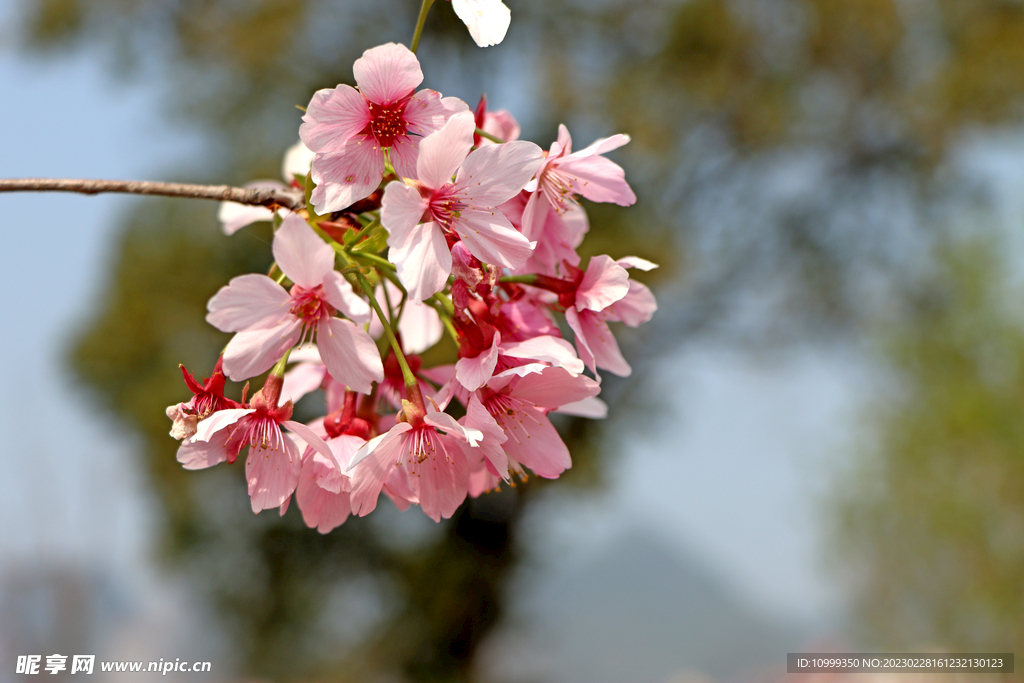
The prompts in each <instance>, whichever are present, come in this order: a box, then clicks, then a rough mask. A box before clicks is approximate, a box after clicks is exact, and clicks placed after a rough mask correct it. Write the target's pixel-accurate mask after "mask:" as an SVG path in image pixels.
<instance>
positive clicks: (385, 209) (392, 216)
mask: <svg viewBox="0 0 1024 683" xmlns="http://www.w3.org/2000/svg"><path fill="white" fill-rule="evenodd" d="M429 206H430V202H428V201H427V200H426V198H424V197H423V196H422V195H421V194H420V192H419V190H417V189H416V188H415V187H410V186H409V185H405V184H403V183H388V185H387V187H385V188H384V199H383V200H382V201H381V210H380V222H381V223H382V224H383V225H384V227H385V228H387V231H388V233H389V234H390V235H395V234H396V233H397V234H400V235H402V234H405V233H406V232H407V231H409V230H412V229H413V228H414V227H415V226H416V224H417V223H419V222H420V220H421V219H422V218H423V213H424V212H425V211H426V210H427V208H428V207H429ZM388 241H389V243H390V238H389V240H388Z"/></svg>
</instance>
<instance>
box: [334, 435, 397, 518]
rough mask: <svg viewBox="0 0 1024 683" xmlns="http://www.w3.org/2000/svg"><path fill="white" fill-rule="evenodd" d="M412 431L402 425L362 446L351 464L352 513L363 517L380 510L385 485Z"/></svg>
mask: <svg viewBox="0 0 1024 683" xmlns="http://www.w3.org/2000/svg"><path fill="white" fill-rule="evenodd" d="M410 429H412V425H410V424H409V423H407V422H400V423H398V424H396V425H395V426H394V427H392V428H391V429H390V430H388V431H387V432H385V433H384V434H381V435H380V436H377V437H375V438H373V439H371V440H370V441H367V442H366V443H365V444H363V445H362V446H361V447H360V448H359V450H357V451H356V453H355V455H353V456H352V462H351V463H350V464H349V478H350V479H351V480H352V498H351V501H352V513H353V514H356V515H359V516H360V517H364V516H366V515H368V514H370V513H371V512H373V510H374V508H376V507H377V498H378V497H379V496H380V491H381V489H382V488H384V482H385V481H386V480H387V479H388V476H389V475H390V474H391V471H392V470H393V469H394V468H395V464H396V463H397V462H398V458H399V457H400V456H401V452H402V448H403V446H404V445H405V440H404V439H403V434H404V433H405V432H407V431H409V430H410Z"/></svg>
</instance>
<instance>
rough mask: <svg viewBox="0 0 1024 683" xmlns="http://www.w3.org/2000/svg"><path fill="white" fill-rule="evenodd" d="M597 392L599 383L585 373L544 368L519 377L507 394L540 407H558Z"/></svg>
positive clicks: (599, 390) (599, 386)
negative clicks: (576, 373) (578, 373)
mask: <svg viewBox="0 0 1024 683" xmlns="http://www.w3.org/2000/svg"><path fill="white" fill-rule="evenodd" d="M599 393H601V385H600V384H598V383H597V382H595V381H594V380H592V379H590V378H589V377H587V376H586V375H573V374H571V373H569V372H568V371H566V370H565V369H563V368H545V369H544V370H543V371H542V372H539V373H533V374H529V375H526V376H525V377H523V378H522V379H520V380H519V381H518V382H516V384H515V386H513V387H512V390H511V391H510V392H509V395H510V396H514V397H515V398H517V399H519V400H521V401H529V402H530V403H532V404H534V405H536V406H540V407H541V408H558V407H559V406H562V405H565V404H568V403H576V402H577V401H582V400H583V399H586V398H591V397H593V396H597V395H598V394H599Z"/></svg>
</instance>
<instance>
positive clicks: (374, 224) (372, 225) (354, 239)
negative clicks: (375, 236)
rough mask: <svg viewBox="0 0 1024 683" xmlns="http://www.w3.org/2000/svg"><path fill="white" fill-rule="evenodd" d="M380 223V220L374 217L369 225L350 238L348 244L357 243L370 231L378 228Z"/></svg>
mask: <svg viewBox="0 0 1024 683" xmlns="http://www.w3.org/2000/svg"><path fill="white" fill-rule="evenodd" d="M378 225H380V220H378V219H374V220H372V221H370V223H369V225H366V226H365V227H363V229H362V230H360V231H359V232H357V233H356V234H355V235H353V236H352V239H350V240H348V244H357V243H358V242H359V240H361V239H363V238H364V237H366V236H367V235H369V234H370V231H371V230H373V229H374V228H376V227H377V226H378Z"/></svg>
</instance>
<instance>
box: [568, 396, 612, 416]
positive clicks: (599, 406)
mask: <svg viewBox="0 0 1024 683" xmlns="http://www.w3.org/2000/svg"><path fill="white" fill-rule="evenodd" d="M555 412H556V413H562V414H563V415H575V416H576V417H588V418H590V419H592V420H603V419H604V418H606V417H608V404H607V403H605V402H604V401H602V400H601V399H599V398H598V397H596V396H593V397H591V398H585V399H583V400H582V401H576V402H575V403H566V404H565V405H563V406H561V407H559V408H558V409H557V410H555Z"/></svg>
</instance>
